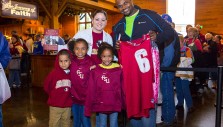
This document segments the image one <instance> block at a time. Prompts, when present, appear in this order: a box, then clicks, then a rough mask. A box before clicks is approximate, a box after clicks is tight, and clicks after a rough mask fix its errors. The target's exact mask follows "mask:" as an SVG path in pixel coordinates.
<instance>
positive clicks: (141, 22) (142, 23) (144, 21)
mask: <svg viewBox="0 0 223 127" xmlns="http://www.w3.org/2000/svg"><path fill="white" fill-rule="evenodd" d="M145 23H146V21H143V22H138V24H145Z"/></svg>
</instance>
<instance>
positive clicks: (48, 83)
mask: <svg viewBox="0 0 223 127" xmlns="http://www.w3.org/2000/svg"><path fill="white" fill-rule="evenodd" d="M70 56H72V55H70ZM70 88H71V81H70V73H65V71H64V70H63V69H62V68H60V66H59V61H58V56H57V57H56V60H55V65H54V69H53V70H52V71H51V72H50V73H49V74H48V76H47V77H46V79H45V81H44V90H45V91H46V93H47V94H48V95H49V98H48V101H47V103H48V105H50V106H54V107H60V108H65V107H71V105H72V98H71V93H70Z"/></svg>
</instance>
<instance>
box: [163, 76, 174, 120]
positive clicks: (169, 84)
mask: <svg viewBox="0 0 223 127" xmlns="http://www.w3.org/2000/svg"><path fill="white" fill-rule="evenodd" d="M173 79H174V73H173V72H163V73H162V76H161V82H160V89H161V93H162V95H163V101H162V109H161V110H162V118H163V119H164V122H165V123H171V122H173V121H174V118H175V114H176V108H175V103H174V91H173Z"/></svg>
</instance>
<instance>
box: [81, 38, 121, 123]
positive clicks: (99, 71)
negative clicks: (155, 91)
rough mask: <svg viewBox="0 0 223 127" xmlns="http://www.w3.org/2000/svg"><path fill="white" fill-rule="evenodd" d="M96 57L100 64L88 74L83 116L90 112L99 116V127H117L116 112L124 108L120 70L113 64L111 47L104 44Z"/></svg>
mask: <svg viewBox="0 0 223 127" xmlns="http://www.w3.org/2000/svg"><path fill="white" fill-rule="evenodd" d="M98 57H99V58H100V59H101V60H102V63H101V64H99V65H97V66H96V68H95V69H94V70H92V71H91V73H90V78H89V80H88V95H87V99H86V103H85V115H86V116H90V115H91V112H96V113H98V114H99V125H100V126H99V127H106V126H107V117H109V118H110V119H109V121H110V127H118V112H120V111H121V109H122V108H123V107H124V99H123V98H124V94H123V93H124V92H123V88H122V69H121V67H120V65H119V64H117V63H113V62H112V61H113V57H114V51H113V47H112V46H111V45H109V44H107V43H105V42H103V43H101V45H100V47H99V48H98Z"/></svg>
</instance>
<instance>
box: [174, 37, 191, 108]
mask: <svg viewBox="0 0 223 127" xmlns="http://www.w3.org/2000/svg"><path fill="white" fill-rule="evenodd" d="M179 38H180V48H181V49H180V51H181V62H180V63H179V64H178V67H185V68H191V67H192V66H191V64H192V63H193V53H192V51H191V49H190V48H189V47H187V46H186V44H184V38H183V36H179ZM177 72H179V73H176V79H175V82H176V93H177V105H176V109H177V110H182V109H184V107H183V105H184V100H185V102H186V105H187V109H188V112H192V111H193V110H194V108H193V100H192V96H191V92H190V88H189V85H190V81H191V80H192V79H193V72H192V73H191V72H190V73H191V75H188V74H189V71H188V72H183V71H177ZM190 76H191V77H190Z"/></svg>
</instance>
